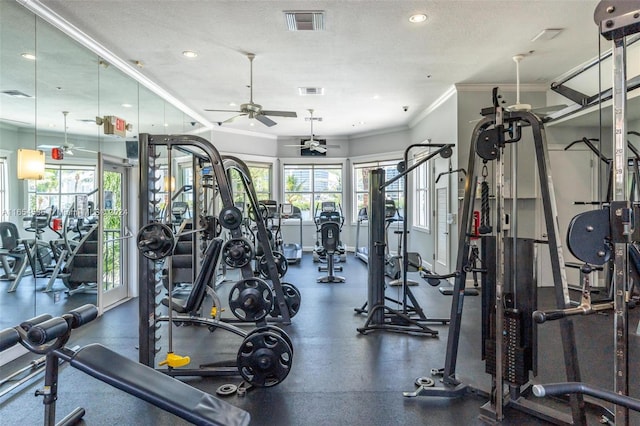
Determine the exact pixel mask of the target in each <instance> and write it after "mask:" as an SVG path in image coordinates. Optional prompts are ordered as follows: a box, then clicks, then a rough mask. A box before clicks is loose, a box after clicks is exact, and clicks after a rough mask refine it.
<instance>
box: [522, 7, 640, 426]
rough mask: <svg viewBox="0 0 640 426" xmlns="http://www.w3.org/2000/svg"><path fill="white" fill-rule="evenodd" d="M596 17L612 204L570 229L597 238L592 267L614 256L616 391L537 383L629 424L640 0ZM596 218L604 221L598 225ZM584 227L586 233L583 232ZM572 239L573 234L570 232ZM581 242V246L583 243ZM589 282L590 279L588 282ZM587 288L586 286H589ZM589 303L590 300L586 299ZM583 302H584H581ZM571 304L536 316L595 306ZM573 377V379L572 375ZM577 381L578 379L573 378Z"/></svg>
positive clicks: (621, 425)
mask: <svg viewBox="0 0 640 426" xmlns="http://www.w3.org/2000/svg"><path fill="white" fill-rule="evenodd" d="M594 21H595V23H596V25H598V28H599V30H600V34H601V35H602V36H603V37H604V38H606V39H607V40H610V41H611V42H612V45H613V49H612V55H613V75H612V78H613V87H612V90H611V93H612V96H613V106H612V110H613V121H612V122H613V143H612V145H613V146H612V148H613V149H612V152H613V153H614V155H613V159H612V163H611V166H612V168H613V173H612V175H613V183H612V200H611V203H610V205H609V206H603V209H602V210H594V211H591V212H586V213H582V214H580V215H578V216H576V217H575V218H574V219H573V221H572V222H573V223H574V224H575V222H583V223H582V226H575V227H570V232H571V231H573V229H574V228H575V229H576V232H581V233H582V234H583V236H579V237H581V238H580V240H581V241H584V240H585V239H587V236H589V235H592V234H595V235H599V237H597V238H593V237H591V238H588V239H587V241H588V242H591V243H592V244H586V248H587V249H588V250H590V251H591V253H589V252H588V251H587V252H585V253H584V256H581V257H579V258H581V260H583V261H584V262H585V266H586V267H589V262H588V261H589V260H591V262H593V263H596V264H598V263H601V262H599V258H600V259H602V260H603V261H607V260H608V257H609V256H611V257H612V258H613V303H612V304H613V315H614V316H613V327H614V349H615V352H614V357H613V370H614V379H613V382H614V383H613V392H611V391H605V390H602V389H599V388H595V387H592V386H588V385H585V384H583V383H560V384H550V385H536V386H535V387H534V390H533V391H534V394H535V395H536V396H540V397H542V396H545V395H561V394H567V393H569V394H571V395H573V396H575V395H579V396H582V395H583V394H586V395H592V396H595V397H597V398H600V399H603V400H606V401H610V402H613V403H614V404H615V425H616V426H628V425H629V424H630V422H629V409H630V408H631V409H633V410H636V411H640V401H639V400H637V399H635V398H630V397H628V394H629V345H628V343H629V324H628V320H629V318H628V312H629V301H630V296H631V294H630V293H631V292H630V288H632V286H630V284H631V282H630V274H629V258H630V256H629V254H630V248H632V245H633V243H634V242H637V241H639V240H640V229H639V227H638V226H637V223H636V219H635V218H636V217H638V215H639V214H640V206H639V205H638V203H637V202H636V203H632V202H630V194H629V185H628V183H629V179H628V177H629V176H628V175H629V173H628V160H627V149H628V144H627V140H626V135H627V131H626V125H627V124H626V118H627V112H626V109H627V90H628V88H629V87H628V83H629V82H628V81H627V60H626V53H627V49H626V48H627V36H630V35H633V34H636V33H639V32H640V2H638V1H629V2H617V1H612V0H606V1H605V0H603V1H600V3H598V6H597V7H596V10H595V13H594ZM596 222H598V223H599V224H600V226H598V227H597V228H596V227H594V224H596ZM585 229H586V232H585ZM592 230H593V231H595V232H593V231H592ZM569 243H570V244H571V234H570V235H569ZM584 246H585V244H580V245H579V247H584ZM587 285H588V281H587ZM587 290H588V288H587ZM587 302H589V301H588V300H587ZM583 305H584V306H583ZM583 305H581V306H579V307H578V308H573V309H563V310H561V311H556V312H551V313H549V312H546V313H543V312H541V313H538V316H542V315H544V316H549V315H550V314H551V316H552V318H551V319H555V318H557V317H561V318H565V319H566V316H568V315H577V314H584V315H586V314H590V313H592V312H594V311H595V310H596V309H595V308H596V305H594V306H591V305H590V303H586V304H583ZM568 381H569V382H572V380H571V379H569V380H568ZM575 382H579V380H575Z"/></svg>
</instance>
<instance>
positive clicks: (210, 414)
mask: <svg viewBox="0 0 640 426" xmlns="http://www.w3.org/2000/svg"><path fill="white" fill-rule="evenodd" d="M69 364H70V365H71V366H72V367H74V368H77V369H78V370H80V371H82V372H83V373H86V374H88V375H90V376H92V377H95V378H96V379H98V380H100V381H103V382H105V383H107V384H109V385H111V386H113V387H115V388H117V389H120V390H122V391H124V392H126V393H128V394H130V395H133V396H135V397H138V398H140V399H142V400H145V401H147V402H149V403H151V404H153V405H155V406H156V407H159V408H161V409H163V410H165V411H168V412H170V413H173V414H175V415H176V416H179V417H181V418H183V419H185V420H187V421H189V422H191V423H193V424H196V425H225V426H244V425H248V424H249V421H250V415H249V413H248V412H246V411H244V410H242V409H240V408H238V407H235V406H233V405H231V404H229V403H227V402H225V401H222V400H220V399H218V398H216V397H214V396H212V395H209V394H208V393H205V392H202V391H201V390H199V389H196V388H194V387H191V386H189V385H187V384H186V383H183V382H181V381H180V380H177V379H174V378H173V377H170V376H167V375H166V374H163V373H160V372H159V371H156V370H154V369H153V368H150V367H147V366H146V365H143V364H139V363H137V362H135V361H133V360H131V359H129V358H126V357H124V356H122V355H120V354H118V353H116V352H114V351H112V350H110V349H108V348H106V347H104V346H102V345H100V344H97V343H94V344H90V345H87V346H85V347H83V348H81V349H80V350H78V351H77V352H76V353H75V354H74V355H73V356H72V357H71V359H70V361H69ZM114 366H117V368H114Z"/></svg>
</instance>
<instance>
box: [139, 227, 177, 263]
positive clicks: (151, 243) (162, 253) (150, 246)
mask: <svg viewBox="0 0 640 426" xmlns="http://www.w3.org/2000/svg"><path fill="white" fill-rule="evenodd" d="M136 243H137V245H138V249H139V250H140V254H142V255H143V256H144V257H146V258H147V259H151V260H160V259H164V258H165V257H167V256H169V255H170V254H171V253H172V252H173V246H174V244H175V237H174V235H173V231H172V230H171V228H169V227H168V226H167V225H165V224H164V223H160V222H152V223H148V224H146V225H145V226H143V227H142V228H141V229H140V231H139V232H138V236H137V237H136Z"/></svg>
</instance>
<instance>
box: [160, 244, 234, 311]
mask: <svg viewBox="0 0 640 426" xmlns="http://www.w3.org/2000/svg"><path fill="white" fill-rule="evenodd" d="M221 251H222V240H221V239H220V238H214V239H213V241H211V243H210V244H209V247H207V251H206V252H205V254H204V258H203V259H202V267H201V269H200V273H198V276H197V277H196V281H195V282H194V283H193V286H191V291H190V292H189V296H188V297H187V298H186V299H183V300H179V299H174V298H171V306H169V298H167V297H165V298H164V299H162V304H163V305H164V306H169V307H170V308H171V309H173V310H174V311H176V312H178V313H180V314H186V313H189V312H193V311H196V310H198V309H199V308H200V305H202V301H203V300H204V296H205V295H206V293H207V285H209V283H210V282H211V280H213V277H214V275H215V273H216V266H217V264H218V259H220V252H221Z"/></svg>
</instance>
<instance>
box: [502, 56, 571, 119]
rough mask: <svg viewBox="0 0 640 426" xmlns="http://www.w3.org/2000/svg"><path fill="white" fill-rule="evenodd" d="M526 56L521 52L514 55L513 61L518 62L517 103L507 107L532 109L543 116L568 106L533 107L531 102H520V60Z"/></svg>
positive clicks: (514, 109) (521, 109)
mask: <svg viewBox="0 0 640 426" xmlns="http://www.w3.org/2000/svg"><path fill="white" fill-rule="evenodd" d="M524 58H525V55H522V54H519V55H515V56H513V58H512V59H513V61H514V62H515V63H516V103H515V105H510V106H508V107H507V109H508V110H511V111H531V112H533V113H534V114H537V115H538V116H540V117H541V118H544V116H546V115H548V114H551V113H553V112H556V111H560V110H561V109H564V108H566V107H567V105H551V106H547V107H538V108H533V107H532V106H531V105H530V104H523V103H520V62H521V61H522V60H523V59H524Z"/></svg>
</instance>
